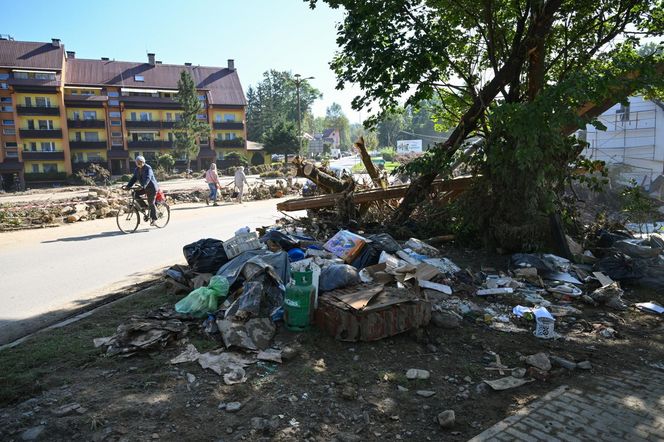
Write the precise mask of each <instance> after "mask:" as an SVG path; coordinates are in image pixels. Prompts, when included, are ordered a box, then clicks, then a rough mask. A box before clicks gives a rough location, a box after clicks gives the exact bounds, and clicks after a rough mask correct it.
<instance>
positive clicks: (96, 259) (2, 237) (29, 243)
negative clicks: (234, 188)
mask: <svg viewBox="0 0 664 442" xmlns="http://www.w3.org/2000/svg"><path fill="white" fill-rule="evenodd" d="M278 201H279V200H275V199H272V200H265V201H251V202H246V203H244V204H242V205H238V204H226V205H221V206H219V207H213V206H209V207H207V206H205V205H202V204H179V205H176V206H173V207H172V208H171V221H170V223H169V225H168V226H166V228H164V229H157V228H155V227H149V226H147V225H145V224H141V225H140V226H139V229H138V230H137V232H136V233H133V234H129V235H125V234H122V233H121V232H119V230H118V228H117V226H116V223H115V218H106V219H101V220H95V221H86V222H80V223H75V224H67V225H64V226H61V227H57V228H51V229H43V230H28V231H18V232H4V233H0V344H5V343H8V342H11V341H13V340H15V339H18V338H20V337H22V336H24V335H25V334H27V333H30V332H32V331H35V330H37V329H40V328H42V327H44V326H46V325H49V324H51V323H54V322H56V321H58V320H60V319H62V318H64V317H67V316H70V315H71V314H72V312H73V311H75V310H77V309H80V308H81V307H82V306H85V305H88V304H90V303H91V301H94V300H99V299H100V297H103V296H105V295H107V294H108V293H110V292H112V291H114V290H117V289H118V288H120V287H126V286H127V285H129V284H131V283H133V282H137V281H139V280H141V279H145V278H146V277H147V275H149V274H154V272H156V271H159V270H160V269H163V268H165V267H168V266H171V265H173V264H177V263H184V262H185V260H184V256H183V254H182V247H183V246H184V245H186V244H189V243H191V242H194V241H197V240H199V239H201V238H217V239H222V240H226V239H228V238H230V237H232V236H233V234H234V232H235V231H236V230H237V229H239V228H240V227H243V226H249V227H250V228H255V227H259V226H267V225H271V224H272V223H273V222H274V220H276V219H277V218H279V217H280V214H279V212H277V210H276V203H277V202H278Z"/></svg>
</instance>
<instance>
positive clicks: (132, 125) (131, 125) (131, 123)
mask: <svg viewBox="0 0 664 442" xmlns="http://www.w3.org/2000/svg"><path fill="white" fill-rule="evenodd" d="M125 125H126V126H127V129H136V128H138V129H140V128H146V127H149V128H155V129H159V128H160V127H161V121H158V120H155V121H152V120H150V121H143V120H125Z"/></svg>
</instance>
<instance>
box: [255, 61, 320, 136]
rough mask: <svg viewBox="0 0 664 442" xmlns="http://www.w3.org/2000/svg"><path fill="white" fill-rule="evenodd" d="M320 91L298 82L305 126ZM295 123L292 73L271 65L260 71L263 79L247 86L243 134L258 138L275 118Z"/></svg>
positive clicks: (267, 129)
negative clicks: (267, 69) (253, 85)
mask: <svg viewBox="0 0 664 442" xmlns="http://www.w3.org/2000/svg"><path fill="white" fill-rule="evenodd" d="M321 97H322V94H321V93H320V91H319V90H318V89H316V88H314V87H313V86H311V84H310V83H309V82H308V81H307V80H302V81H301V82H300V109H301V110H300V112H301V118H302V122H303V126H302V127H303V130H305V128H306V127H307V126H306V124H307V123H306V122H307V119H308V117H307V114H310V110H311V105H312V104H313V103H314V101H316V100H317V99H319V98H321ZM279 121H289V122H292V123H294V124H296V125H297V90H296V85H295V77H294V76H293V74H292V73H291V72H288V71H276V70H274V69H272V70H269V71H265V72H264V73H263V80H262V81H261V82H260V83H258V84H257V85H256V86H255V87H249V89H248V90H247V136H248V138H249V139H250V140H260V139H261V138H262V137H263V135H264V134H266V133H267V132H268V131H269V130H270V129H271V128H272V127H273V126H274V125H275V124H276V123H277V122H279Z"/></svg>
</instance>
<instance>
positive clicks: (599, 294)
mask: <svg viewBox="0 0 664 442" xmlns="http://www.w3.org/2000/svg"><path fill="white" fill-rule="evenodd" d="M622 295H623V290H622V289H621V288H620V286H619V285H618V283H617V282H613V283H611V284H609V285H606V286H603V287H600V288H598V289H597V290H595V291H594V292H592V293H591V294H590V295H589V296H590V298H591V299H592V300H593V301H594V302H596V303H597V304H600V305H604V304H605V305H606V306H607V307H610V308H613V309H616V310H625V309H626V308H627V306H626V305H625V303H624V302H623V300H622Z"/></svg>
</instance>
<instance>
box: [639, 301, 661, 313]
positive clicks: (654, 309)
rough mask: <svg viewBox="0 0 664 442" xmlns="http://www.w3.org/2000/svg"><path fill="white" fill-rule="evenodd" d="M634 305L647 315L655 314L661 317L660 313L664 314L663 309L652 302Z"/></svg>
mask: <svg viewBox="0 0 664 442" xmlns="http://www.w3.org/2000/svg"><path fill="white" fill-rule="evenodd" d="M634 305H635V306H636V308H638V309H639V310H643V311H645V312H648V313H657V314H658V315H661V314H662V313H664V307H662V306H661V305H659V304H656V303H654V302H652V301H650V302H639V303H636V304H634Z"/></svg>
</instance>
